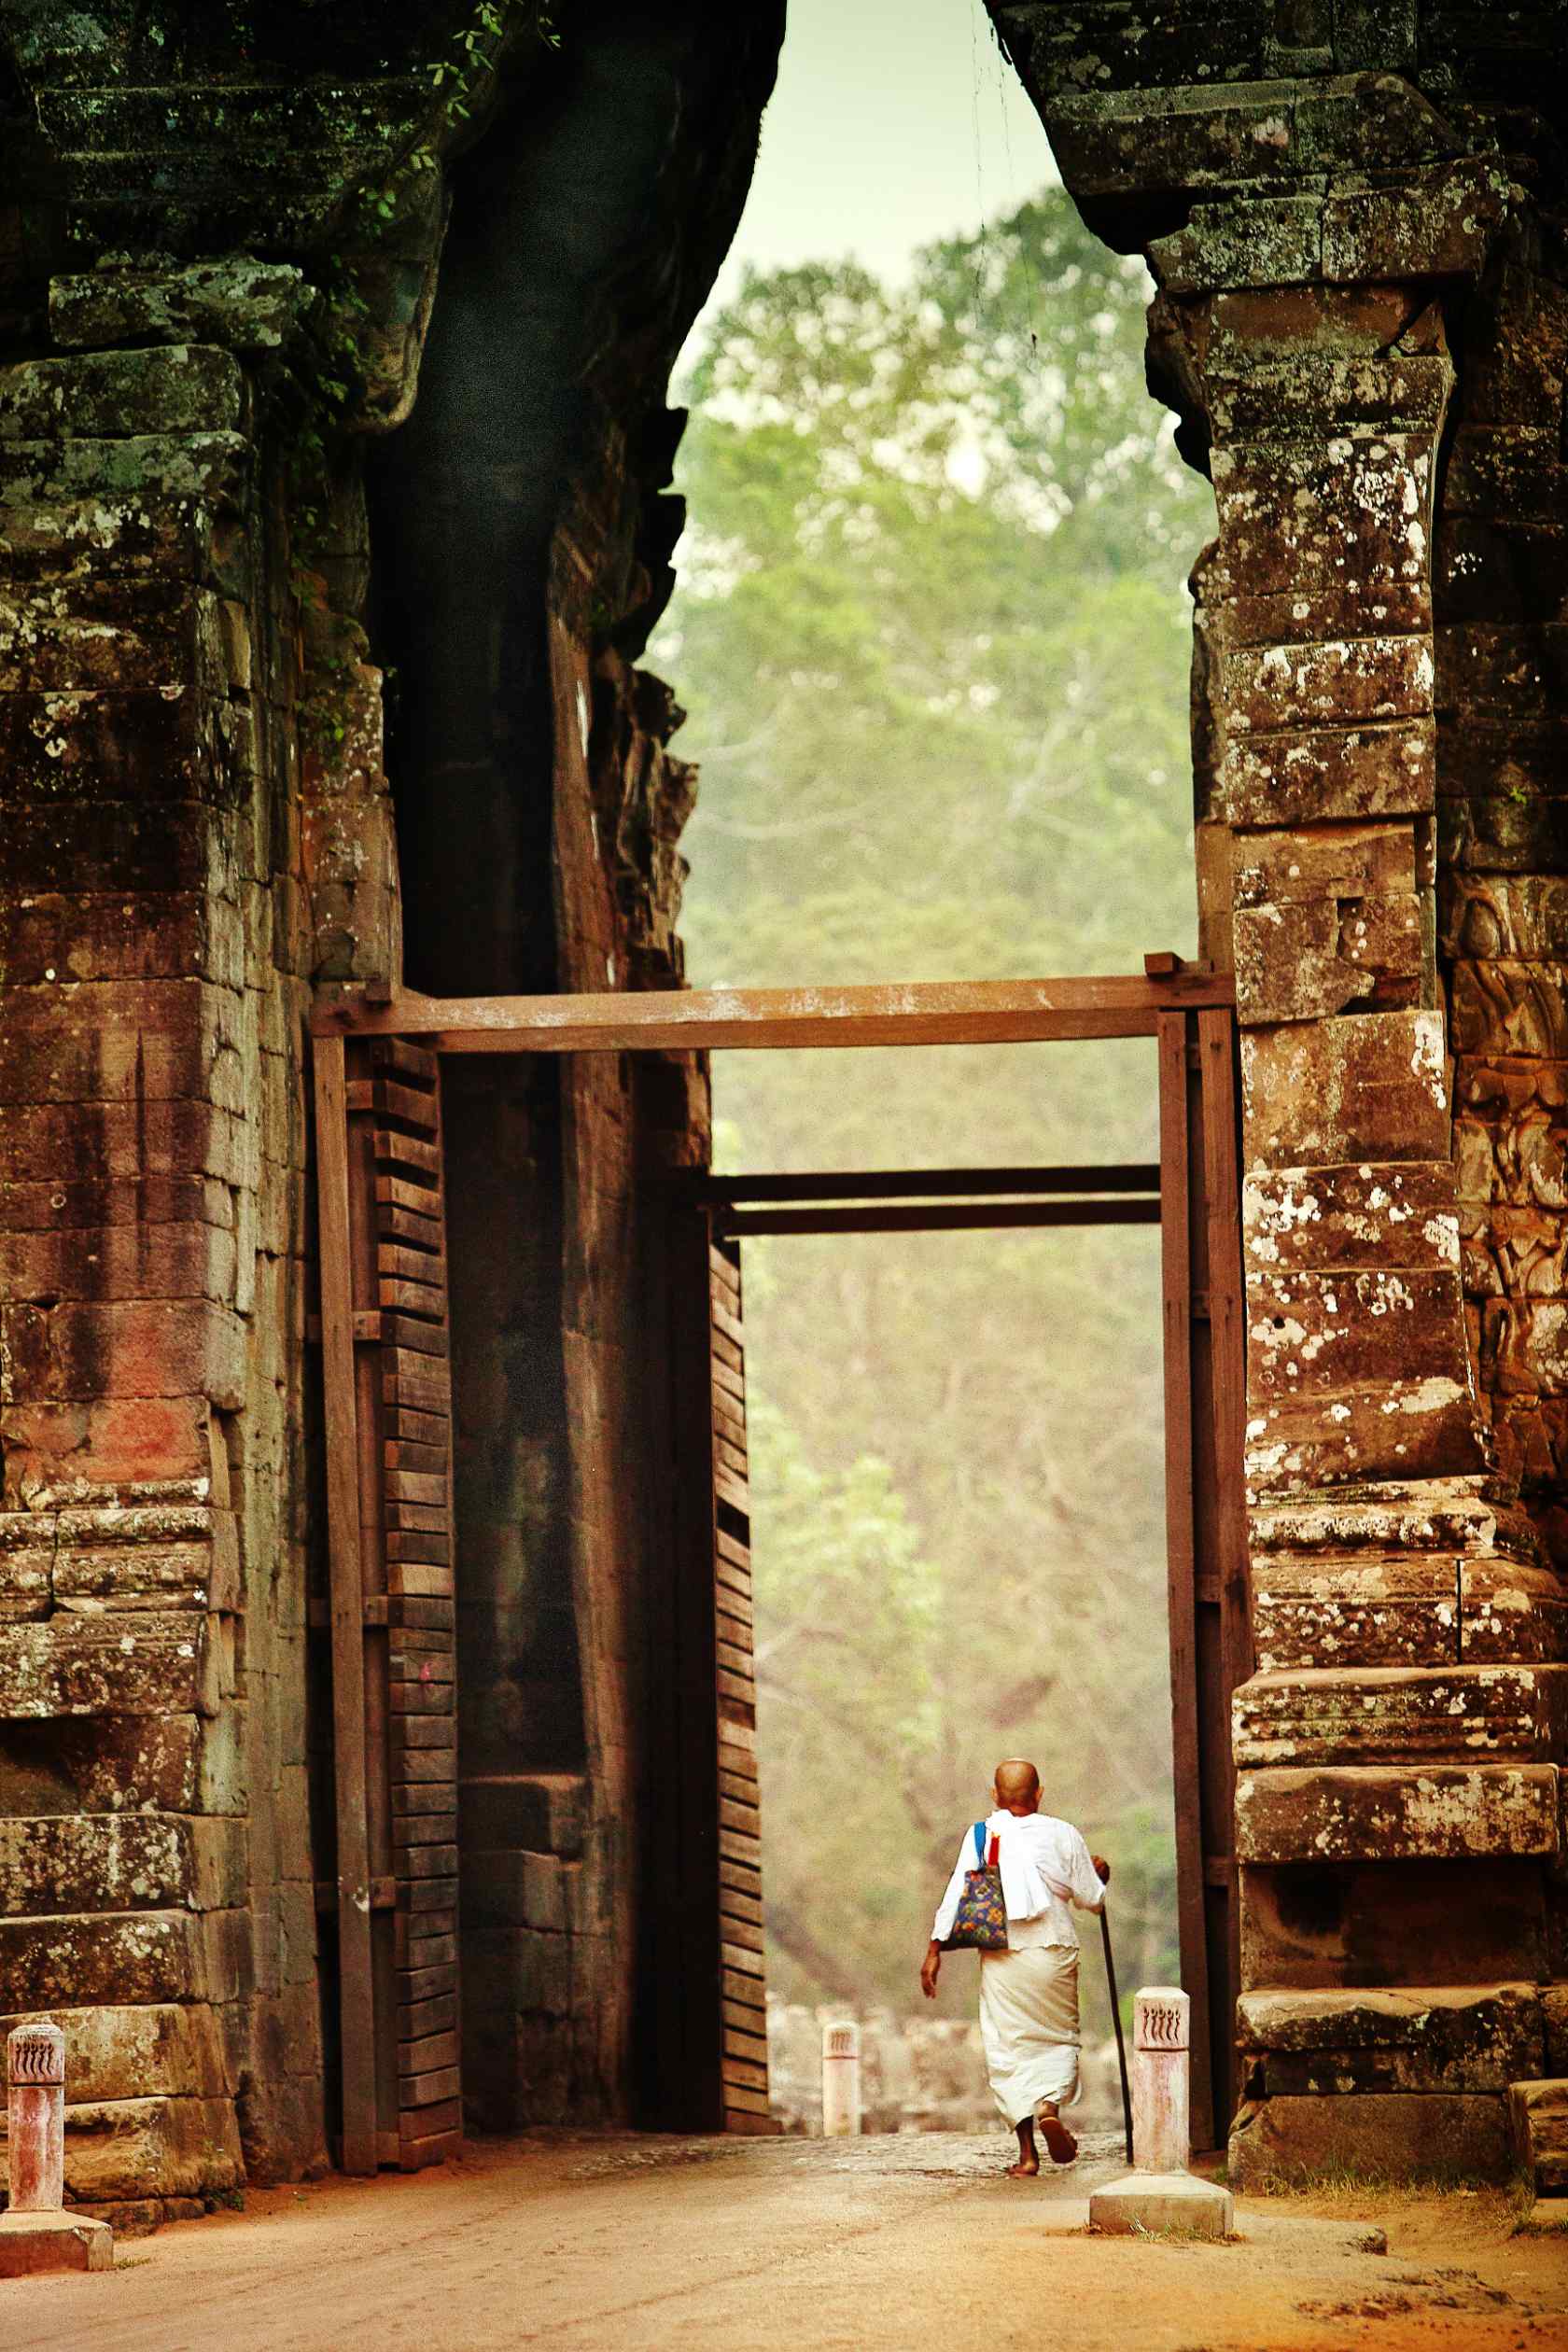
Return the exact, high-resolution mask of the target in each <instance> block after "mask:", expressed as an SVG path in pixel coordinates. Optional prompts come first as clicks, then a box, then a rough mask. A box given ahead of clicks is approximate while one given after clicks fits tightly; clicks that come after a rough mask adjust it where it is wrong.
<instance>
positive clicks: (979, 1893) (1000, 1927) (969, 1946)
mask: <svg viewBox="0 0 1568 2352" xmlns="http://www.w3.org/2000/svg"><path fill="white" fill-rule="evenodd" d="M973 1839H974V1868H973V1870H966V1871H965V1872H964V1883H963V1893H962V1894H961V1895H960V1896H959V1908H958V1910H957V1911H955V1912H954V1914H953V1932H952V1934H951V1935H950V1936H948V1937H947V1938H946V1939H945V1942H944V1944H943V1946H942V1949H943V1951H944V1952H1005V1951H1006V1950H1007V1905H1006V1903H1005V1902H1004V1901H1003V1899H1002V1893H1001V1863H1000V1861H999V1859H998V1854H999V1845H998V1841H997V1839H996V1838H995V1837H994V1836H993V1837H992V1839H991V1850H990V1852H989V1854H987V1852H986V1825H985V1823H984V1822H983V1821H977V1822H976V1823H975V1825H974V1828H973Z"/></svg>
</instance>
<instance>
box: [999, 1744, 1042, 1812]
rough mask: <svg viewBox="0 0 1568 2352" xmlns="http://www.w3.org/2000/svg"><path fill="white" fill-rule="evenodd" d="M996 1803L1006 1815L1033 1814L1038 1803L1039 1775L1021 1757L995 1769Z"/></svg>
mask: <svg viewBox="0 0 1568 2352" xmlns="http://www.w3.org/2000/svg"><path fill="white" fill-rule="evenodd" d="M996 1795H997V1803H998V1804H999V1805H1001V1806H1002V1807H1003V1808H1004V1809H1005V1810H1006V1811H1007V1812H1008V1813H1033V1812H1034V1811H1035V1809H1036V1808H1037V1806H1038V1805H1039V1803H1040V1774H1039V1773H1038V1772H1037V1771H1036V1770H1035V1768H1034V1766H1033V1765H1032V1764H1030V1763H1029V1762H1028V1761H1027V1760H1026V1758H1025V1757H1021V1756H1010V1757H1008V1758H1007V1760H1006V1762H1005V1763H1002V1764H999V1765H998V1766H997V1768H996Z"/></svg>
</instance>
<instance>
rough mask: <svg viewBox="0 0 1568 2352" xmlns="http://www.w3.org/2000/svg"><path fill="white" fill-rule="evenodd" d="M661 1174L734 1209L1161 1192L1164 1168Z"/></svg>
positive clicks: (710, 1202) (687, 1194) (1113, 1165)
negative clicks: (739, 1204) (752, 1203)
mask: <svg viewBox="0 0 1568 2352" xmlns="http://www.w3.org/2000/svg"><path fill="white" fill-rule="evenodd" d="M662 1181H664V1182H665V1183H668V1184H669V1185H670V1186H671V1187H672V1188H673V1189H675V1190H677V1191H679V1193H680V1194H681V1196H682V1197H683V1198H685V1199H688V1200H695V1201H700V1202H702V1203H703V1204H704V1205H705V1206H717V1207H721V1208H730V1207H732V1206H733V1205H734V1204H735V1202H736V1201H749V1200H765V1201H777V1202H783V1203H793V1202H796V1201H803V1200H911V1199H915V1200H921V1199H949V1198H952V1199H958V1200H973V1199H978V1198H982V1197H985V1196H987V1195H988V1194H992V1193H1021V1194H1024V1195H1027V1196H1030V1197H1038V1196H1048V1195H1052V1194H1056V1193H1075V1194H1090V1193H1149V1194H1152V1195H1155V1196H1157V1195H1158V1192H1159V1183H1160V1172H1159V1162H1158V1161H1157V1160H1146V1161H1140V1162H1138V1163H1136V1164H1133V1163H1129V1162H1125V1161H1113V1162H1107V1163H1106V1164H1104V1165H1103V1166H1101V1167H1099V1168H1096V1167H1094V1166H1092V1165H1091V1166H1089V1167H1085V1168H862V1169H840V1170H837V1171H835V1172H833V1173H830V1174H825V1175H824V1174H819V1173H816V1172H813V1173H811V1174H802V1175H798V1176H791V1175H789V1174H783V1175H768V1176H715V1175H712V1174H710V1173H709V1172H707V1170H704V1171H703V1173H701V1174H700V1175H698V1174H693V1175H689V1176H682V1175H679V1174H678V1175H673V1176H670V1177H668V1178H665V1179H664V1180H662Z"/></svg>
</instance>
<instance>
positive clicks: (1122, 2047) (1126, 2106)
mask: <svg viewBox="0 0 1568 2352" xmlns="http://www.w3.org/2000/svg"><path fill="white" fill-rule="evenodd" d="M1099 1933H1100V1940H1101V1941H1102V1942H1103V1944H1104V1946H1105V1981H1106V1982H1107V1983H1108V1984H1109V1986H1110V1988H1111V2023H1113V2025H1114V2027H1115V2028H1116V2064H1117V2065H1118V2066H1119V2067H1120V2068H1121V2070H1122V2125H1123V2129H1124V2130H1125V2132H1126V2134H1127V2163H1129V2164H1130V2163H1131V2162H1132V2093H1131V2092H1130V2091H1129V2090H1128V2089H1127V2045H1126V2044H1125V2042H1124V2041H1123V2040H1122V2012H1121V2008H1120V2005H1119V2004H1118V2002H1117V1999H1116V1963H1115V1962H1114V1960H1113V1959H1112V1957H1111V1922H1110V1919H1109V1918H1108V1916H1107V1914H1106V1909H1105V1905H1104V1904H1103V1903H1102V1904H1101V1905H1100V1907H1099Z"/></svg>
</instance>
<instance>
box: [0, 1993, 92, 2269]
mask: <svg viewBox="0 0 1568 2352" xmlns="http://www.w3.org/2000/svg"><path fill="white" fill-rule="evenodd" d="M6 2134H7V2163H8V2169H9V2175H10V2204H9V2205H8V2206H7V2209H6V2211H5V2212H4V2213H0V2278H21V2277H25V2276H27V2275H30V2274H32V2273H34V2272H37V2271H58V2270H107V2269H108V2268H109V2266H110V2265H111V2263H112V2262H113V2261H114V2233H113V2231H112V2230H111V2229H110V2228H109V2227H108V2224H107V2223H106V2222H104V2221H93V2220H90V2219H88V2217H87V2216H86V2215H85V2214H78V2213H67V2212H66V2211H65V2210H64V2205H65V2037H64V2035H63V2033H62V2032H61V2030H60V2028H59V2026H58V2025H16V2026H13V2027H12V2029H11V2031H10V2032H9V2033H8V2034H7V2037H6Z"/></svg>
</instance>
